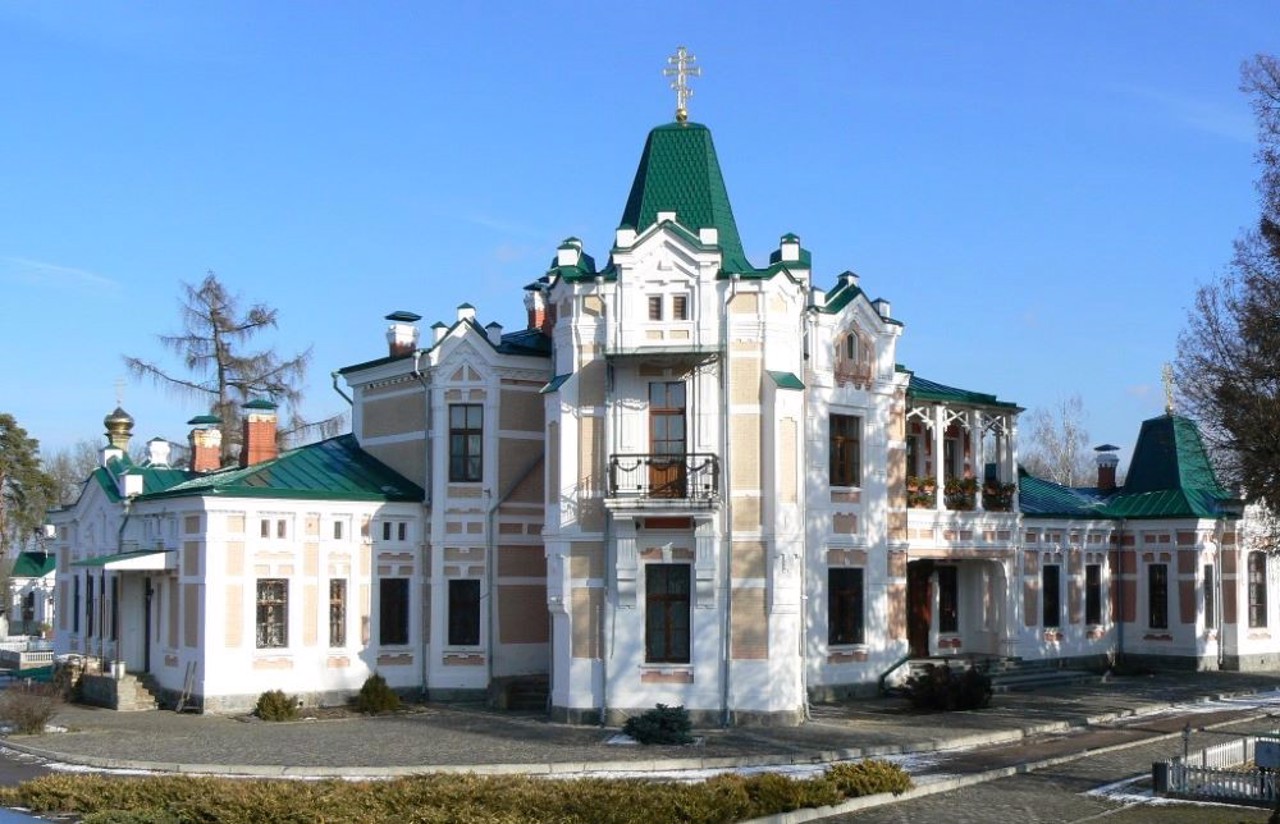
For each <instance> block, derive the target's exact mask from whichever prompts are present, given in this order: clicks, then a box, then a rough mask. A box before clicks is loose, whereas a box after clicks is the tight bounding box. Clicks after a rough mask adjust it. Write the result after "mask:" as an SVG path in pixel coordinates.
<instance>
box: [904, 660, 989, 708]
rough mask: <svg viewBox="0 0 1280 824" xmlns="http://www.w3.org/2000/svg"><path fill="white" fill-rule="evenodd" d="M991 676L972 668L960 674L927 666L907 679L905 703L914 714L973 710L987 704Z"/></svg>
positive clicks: (935, 666)
mask: <svg viewBox="0 0 1280 824" xmlns="http://www.w3.org/2000/svg"><path fill="white" fill-rule="evenodd" d="M991 692H992V689H991V676H989V675H987V674H986V673H985V672H983V671H982V670H980V669H977V668H976V667H970V668H968V669H964V670H960V671H959V674H957V672H956V671H955V670H953V669H951V667H950V666H948V665H946V664H942V665H941V666H939V665H937V664H930V665H929V666H928V667H927V668H926V669H925V671H924V672H923V673H921V674H920V675H913V676H911V677H910V678H908V679H907V699H908V700H909V701H910V702H911V706H913V707H915V708H916V709H918V710H941V711H943V712H950V711H951V710H977V709H982V708H983V707H986V706H987V705H989V704H990V703H991Z"/></svg>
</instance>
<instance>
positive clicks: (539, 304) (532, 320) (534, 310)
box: [524, 289, 556, 337]
mask: <svg viewBox="0 0 1280 824" xmlns="http://www.w3.org/2000/svg"><path fill="white" fill-rule="evenodd" d="M524 308H525V311H526V312H527V313H528V315H529V324H528V326H527V327H526V328H528V329H537V330H538V331H540V332H542V334H544V335H546V336H548V337H550V336H551V330H552V329H554V328H555V325H556V310H555V307H554V306H552V305H551V304H549V303H548V302H547V293H546V292H545V291H543V290H542V289H530V290H528V291H527V292H525V294H524Z"/></svg>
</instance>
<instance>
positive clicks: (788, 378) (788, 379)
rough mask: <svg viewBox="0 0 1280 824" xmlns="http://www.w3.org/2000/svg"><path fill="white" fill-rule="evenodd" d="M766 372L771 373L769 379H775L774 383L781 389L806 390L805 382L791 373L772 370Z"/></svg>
mask: <svg viewBox="0 0 1280 824" xmlns="http://www.w3.org/2000/svg"><path fill="white" fill-rule="evenodd" d="M766 371H767V372H768V373H769V377H771V378H773V382H774V383H775V384H777V385H778V388H779V389H804V381H802V380H800V379H799V378H798V377H796V376H795V375H794V374H792V373H791V372H775V371H773V370H772V369H769V370H766Z"/></svg>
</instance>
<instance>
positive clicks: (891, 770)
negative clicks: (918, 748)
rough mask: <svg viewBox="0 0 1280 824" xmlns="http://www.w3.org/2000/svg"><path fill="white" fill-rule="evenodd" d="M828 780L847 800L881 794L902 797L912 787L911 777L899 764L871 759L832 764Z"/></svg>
mask: <svg viewBox="0 0 1280 824" xmlns="http://www.w3.org/2000/svg"><path fill="white" fill-rule="evenodd" d="M827 780H828V781H830V782H831V783H832V784H834V785H835V787H836V789H838V790H839V791H840V794H841V795H842V796H844V797H845V798H861V797H862V796H864V795H878V794H880V793H893V794H894V795H902V794H903V793H904V792H906V791H907V790H909V789H911V787H912V784H911V776H909V775H907V773H906V771H904V770H903V769H902V768H901V767H899V766H898V765H897V764H890V763H889V762H888V761H876V760H870V759H869V760H866V761H854V762H848V763H844V764H832V765H831V768H830V769H828V770H827Z"/></svg>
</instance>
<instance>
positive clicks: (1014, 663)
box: [907, 655, 1102, 693]
mask: <svg viewBox="0 0 1280 824" xmlns="http://www.w3.org/2000/svg"><path fill="white" fill-rule="evenodd" d="M930 664H933V665H939V666H940V665H942V664H946V665H948V666H950V667H951V668H952V669H953V670H958V669H969V668H970V667H977V668H978V669H981V670H983V671H984V672H986V673H987V675H989V676H991V690H992V692H995V693H1007V692H1034V691H1036V690H1044V689H1053V688H1056V687H1068V686H1073V685H1076V684H1090V683H1093V684H1096V683H1099V682H1100V681H1101V680H1102V676H1101V675H1100V674H1098V673H1096V672H1091V671H1089V670H1083V669H1070V668H1067V667H1064V666H1062V664H1061V662H1060V661H1056V660H1052V659H1049V660H1026V659H1023V658H1003V657H1000V656H994V655H993V656H966V657H948V658H918V659H915V660H912V661H911V662H909V663H908V664H907V667H908V672H909V674H910V675H916V674H920V673H923V672H924V671H925V670H926V669H927V668H928V666H929V665H930Z"/></svg>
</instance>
